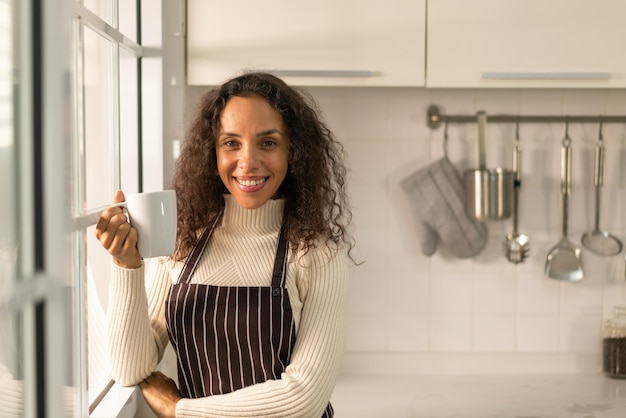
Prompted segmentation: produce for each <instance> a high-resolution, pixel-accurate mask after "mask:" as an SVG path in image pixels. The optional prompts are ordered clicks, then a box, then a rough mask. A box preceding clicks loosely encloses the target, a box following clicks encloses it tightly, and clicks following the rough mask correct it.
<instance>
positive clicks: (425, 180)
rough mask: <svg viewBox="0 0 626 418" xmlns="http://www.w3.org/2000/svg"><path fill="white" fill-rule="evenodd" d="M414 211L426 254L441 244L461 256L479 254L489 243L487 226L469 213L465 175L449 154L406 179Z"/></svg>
mask: <svg viewBox="0 0 626 418" xmlns="http://www.w3.org/2000/svg"><path fill="white" fill-rule="evenodd" d="M401 187H402V189H403V190H404V193H405V194H406V196H407V198H408V200H409V203H410V205H411V208H412V210H413V216H414V218H415V219H414V221H415V224H416V228H417V234H418V237H420V242H421V245H422V253H423V254H424V255H427V256H430V255H432V254H434V253H435V251H436V250H437V245H438V244H439V243H441V244H442V245H444V246H445V247H446V248H449V249H450V251H451V252H452V254H454V255H455V256H457V257H459V258H467V257H472V256H474V255H476V254H478V253H479V252H480V251H481V250H482V249H483V248H484V246H485V244H486V243H487V227H486V226H485V224H484V223H482V222H478V221H476V220H474V219H471V218H470V217H469V216H467V213H466V212H465V195H464V192H463V183H462V181H461V177H460V176H459V174H458V173H457V171H456V170H455V168H454V166H452V163H451V162H450V160H449V159H448V158H447V157H443V158H442V159H440V160H437V161H435V162H434V163H432V164H430V165H428V166H427V167H424V168H422V169H420V170H418V171H416V172H415V173H413V174H411V175H409V176H408V177H407V178H405V179H404V180H402V182H401Z"/></svg>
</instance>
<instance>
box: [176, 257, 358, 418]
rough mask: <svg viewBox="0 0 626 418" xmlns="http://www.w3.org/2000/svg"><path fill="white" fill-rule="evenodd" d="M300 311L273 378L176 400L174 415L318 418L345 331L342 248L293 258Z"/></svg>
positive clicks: (337, 364) (338, 360) (333, 377)
mask: <svg viewBox="0 0 626 418" xmlns="http://www.w3.org/2000/svg"><path fill="white" fill-rule="evenodd" d="M296 263H303V264H305V265H304V266H302V267H300V268H298V271H299V277H298V279H297V280H298V289H299V291H300V293H301V296H302V303H303V308H302V315H301V318H300V323H299V326H298V330H297V337H296V344H295V347H294V350H293V353H292V357H291V362H290V364H289V365H288V366H287V367H286V369H285V372H284V373H283V374H282V376H281V378H280V379H278V380H268V381H266V382H264V383H260V384H256V385H252V386H248V387H246V388H243V389H240V390H237V391H234V392H231V393H229V394H225V395H216V396H209V397H205V398H198V399H182V400H180V401H179V402H178V404H177V406H176V416H177V417H257V418H260V417H294V416H297V417H302V418H306V417H311V418H319V417H320V416H322V414H323V412H324V409H325V408H326V405H327V404H328V402H329V400H330V396H331V394H332V391H333V388H334V386H335V381H336V379H337V375H338V373H339V368H340V363H341V359H342V356H343V351H344V340H345V332H346V312H345V310H346V302H347V294H348V276H349V274H348V258H347V254H346V253H345V252H344V251H340V252H336V253H334V254H332V255H331V254H330V252H329V251H328V248H326V249H324V248H321V249H317V250H314V251H311V252H310V253H309V254H307V255H306V256H305V257H303V258H302V259H300V260H297V261H296Z"/></svg>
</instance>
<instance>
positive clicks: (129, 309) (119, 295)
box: [108, 259, 171, 386]
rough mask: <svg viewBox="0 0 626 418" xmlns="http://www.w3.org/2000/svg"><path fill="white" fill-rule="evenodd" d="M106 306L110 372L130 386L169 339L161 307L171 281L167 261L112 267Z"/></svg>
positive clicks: (148, 369)
mask: <svg viewBox="0 0 626 418" xmlns="http://www.w3.org/2000/svg"><path fill="white" fill-rule="evenodd" d="M112 276H113V277H112V279H111V291H110V301H109V309H108V320H109V321H108V344H109V353H110V356H111V362H112V374H113V378H114V379H115V381H116V382H117V383H119V384H120V385H123V386H130V385H134V384H137V383H139V382H140V381H142V380H143V379H145V378H146V377H147V376H148V375H150V373H152V372H153V371H154V370H155V369H156V367H157V365H158V363H159V361H160V360H161V357H162V356H163V351H164V350H165V347H166V345H167V342H168V338H167V330H166V327H165V315H164V310H163V307H164V305H165V298H166V297H167V292H168V290H169V288H170V285H171V278H170V275H169V271H168V268H167V263H166V262H164V261H162V259H156V260H153V261H152V262H151V263H150V266H149V268H148V274H147V277H148V284H147V286H146V284H145V280H144V267H143V266H142V267H140V268H138V269H125V268H122V267H119V266H114V267H113V274H112Z"/></svg>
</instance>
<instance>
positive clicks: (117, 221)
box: [96, 190, 142, 269]
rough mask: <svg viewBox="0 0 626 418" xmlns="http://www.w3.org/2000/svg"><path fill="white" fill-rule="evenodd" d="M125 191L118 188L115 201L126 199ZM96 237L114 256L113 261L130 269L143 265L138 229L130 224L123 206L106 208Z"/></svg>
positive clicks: (97, 226)
mask: <svg viewBox="0 0 626 418" xmlns="http://www.w3.org/2000/svg"><path fill="white" fill-rule="evenodd" d="M124 199H125V198H124V193H122V191H121V190H118V191H117V192H116V193H115V197H114V198H113V203H119V202H123V201H124ZM96 238H97V239H98V241H100V244H102V246H103V247H104V249H105V250H107V251H108V252H109V254H111V255H112V256H113V262H114V263H115V264H117V265H118V266H120V267H125V268H129V269H134V268H139V267H141V264H142V261H141V256H140V255H139V251H137V230H136V229H135V228H133V227H132V226H130V224H129V223H128V219H127V218H126V215H125V214H124V212H123V211H122V209H121V208H118V207H110V208H108V209H106V210H105V211H104V212H103V213H102V216H101V217H100V220H99V221H98V224H97V225H96Z"/></svg>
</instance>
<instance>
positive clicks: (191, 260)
mask: <svg viewBox="0 0 626 418" xmlns="http://www.w3.org/2000/svg"><path fill="white" fill-rule="evenodd" d="M223 213H224V210H223V209H222V211H221V212H220V213H219V214H218V215H217V217H216V218H215V221H214V222H213V225H212V226H211V227H210V228H209V227H207V228H205V229H204V231H203V232H202V235H201V236H200V239H199V240H198V242H196V245H194V247H193V249H192V250H191V253H190V254H189V256H187V259H186V260H185V266H184V267H183V270H182V271H181V272H180V275H179V276H178V283H181V284H183V283H184V284H187V283H188V282H189V280H190V279H191V275H192V274H193V272H194V271H195V270H196V266H197V265H198V262H199V261H200V257H201V256H202V253H204V249H205V248H206V246H207V243H208V242H209V240H210V239H211V236H212V235H213V231H214V230H215V227H216V226H217V224H218V222H219V221H220V219H221V218H222V214H223Z"/></svg>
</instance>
